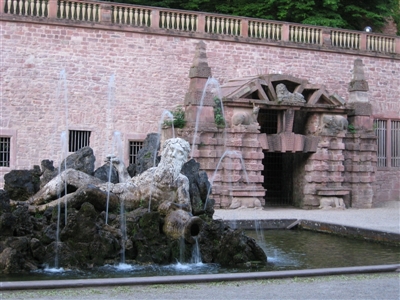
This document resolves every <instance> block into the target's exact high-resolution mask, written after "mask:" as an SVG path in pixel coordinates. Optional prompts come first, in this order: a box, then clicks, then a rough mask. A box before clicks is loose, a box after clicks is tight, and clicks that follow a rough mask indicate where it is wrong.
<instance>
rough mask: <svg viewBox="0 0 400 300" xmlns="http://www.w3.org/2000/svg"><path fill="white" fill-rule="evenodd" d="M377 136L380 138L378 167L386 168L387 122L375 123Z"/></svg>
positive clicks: (376, 121)
mask: <svg viewBox="0 0 400 300" xmlns="http://www.w3.org/2000/svg"><path fill="white" fill-rule="evenodd" d="M374 128H375V134H376V136H377V137H378V140H377V143H378V153H377V156H378V161H377V166H378V167H386V120H375V121H374Z"/></svg>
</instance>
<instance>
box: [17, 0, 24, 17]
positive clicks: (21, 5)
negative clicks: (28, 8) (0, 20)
mask: <svg viewBox="0 0 400 300" xmlns="http://www.w3.org/2000/svg"><path fill="white" fill-rule="evenodd" d="M22 7H23V3H22V0H19V1H18V14H19V15H21V16H22Z"/></svg>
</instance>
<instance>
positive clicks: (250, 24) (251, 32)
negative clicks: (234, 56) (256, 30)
mask: <svg viewBox="0 0 400 300" xmlns="http://www.w3.org/2000/svg"><path fill="white" fill-rule="evenodd" d="M253 27H254V22H252V21H249V37H254V36H253Z"/></svg>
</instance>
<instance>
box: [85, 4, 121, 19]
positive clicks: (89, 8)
mask: <svg viewBox="0 0 400 300" xmlns="http://www.w3.org/2000/svg"><path fill="white" fill-rule="evenodd" d="M117 12H118V11H117ZM92 17H93V4H90V3H88V6H87V19H86V21H91V20H92ZM117 17H118V14H117V16H116V19H117ZM116 21H117V20H116Z"/></svg>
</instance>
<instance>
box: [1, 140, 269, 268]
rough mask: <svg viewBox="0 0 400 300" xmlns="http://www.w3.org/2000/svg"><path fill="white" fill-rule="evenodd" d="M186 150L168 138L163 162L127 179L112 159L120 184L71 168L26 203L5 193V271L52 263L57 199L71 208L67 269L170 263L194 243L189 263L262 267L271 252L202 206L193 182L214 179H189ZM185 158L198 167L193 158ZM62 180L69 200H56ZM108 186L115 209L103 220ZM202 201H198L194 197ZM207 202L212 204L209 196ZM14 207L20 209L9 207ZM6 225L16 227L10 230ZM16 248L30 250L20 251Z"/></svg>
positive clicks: (65, 233) (64, 254)
mask: <svg viewBox="0 0 400 300" xmlns="http://www.w3.org/2000/svg"><path fill="white" fill-rule="evenodd" d="M189 153H190V146H189V143H187V142H186V141H184V140H182V139H180V138H172V139H169V140H166V141H165V142H164V145H163V150H162V155H161V161H160V163H159V165H158V166H156V167H152V168H150V169H148V170H146V171H144V172H143V173H141V174H139V175H137V176H135V177H132V178H130V177H129V178H127V177H126V168H125V167H124V165H123V163H122V162H121V161H120V160H111V163H112V164H113V166H114V167H115V168H116V169H117V171H118V173H119V174H120V175H121V174H122V176H120V179H121V178H122V180H121V181H120V182H119V183H115V184H110V183H107V182H104V181H102V180H100V179H98V178H96V177H93V176H91V175H89V174H86V173H84V172H82V171H79V170H75V169H71V168H69V169H66V170H64V171H63V172H61V173H60V174H59V175H57V176H56V177H54V178H53V179H52V180H50V181H49V182H48V183H47V184H46V185H45V186H44V187H43V188H42V189H41V190H40V191H39V192H38V193H37V194H35V195H33V196H32V197H31V199H29V200H27V201H11V200H9V199H6V198H3V199H2V203H5V205H6V206H7V209H6V210H2V211H0V213H1V218H0V220H1V224H0V227H1V229H2V230H1V234H0V235H1V236H0V246H1V247H0V249H5V248H7V249H8V250H7V251H6V252H4V251H3V253H1V254H0V255H1V257H2V261H7V262H8V263H7V264H6V265H3V264H1V263H0V269H1V272H3V273H5V274H7V273H23V272H29V271H34V270H38V269H41V268H42V266H44V265H46V264H50V261H51V260H53V259H54V252H53V251H54V247H53V246H54V243H55V242H56V232H55V227H56V224H55V223H54V222H56V221H57V220H56V219H57V218H56V215H55V214H54V212H56V209H57V208H56V207H57V205H58V204H60V207H61V208H63V207H64V206H65V205H68V211H69V217H68V220H67V222H66V224H60V229H59V230H60V232H59V239H60V242H59V245H58V246H59V251H60V254H61V255H60V259H59V267H62V268H68V269H90V268H94V267H100V266H103V265H107V264H111V265H118V263H120V264H121V265H124V264H128V265H137V264H142V263H145V264H148V263H151V264H156V265H164V264H170V263H172V262H176V260H178V259H179V260H180V261H184V260H185V259H186V258H185V257H186V254H185V252H186V250H185V248H186V247H189V246H191V248H192V249H193V251H192V254H193V255H192V257H193V259H192V260H189V261H192V262H193V263H195V264H199V263H200V262H203V263H204V264H210V263H218V264H220V265H221V266H236V267H239V266H244V265H245V264H246V263H247V262H248V261H253V262H254V261H258V263H259V264H260V265H264V264H265V263H266V256H265V254H264V252H263V251H262V249H261V248H260V247H259V246H258V245H257V244H256V242H255V240H254V239H252V238H249V237H247V236H245V235H244V234H243V233H242V232H241V231H235V230H232V229H230V228H229V227H227V226H225V225H224V224H223V222H222V221H216V220H213V219H212V214H213V210H210V209H206V210H205V209H199V207H201V208H202V207H204V204H205V201H206V199H207V195H206V192H207V189H204V188H202V189H199V190H202V191H205V193H204V192H203V194H201V195H194V193H193V191H189V187H193V186H209V183H208V179H205V180H206V182H204V176H203V175H202V176H189V177H186V176H185V175H183V174H181V173H180V171H181V169H182V168H183V169H185V167H184V163H185V161H186V159H187V156H188V154H189ZM188 163H191V164H195V165H196V164H197V163H195V162H194V160H191V161H189V162H188ZM197 165H198V164H197ZM170 166H173V168H170ZM197 168H198V167H197ZM193 172H194V171H192V173H193ZM63 180H66V181H68V198H67V203H64V202H61V201H58V200H53V199H55V198H56V196H57V192H58V190H57V187H58V186H59V185H58V183H61V182H64V181H63ZM196 180H197V181H196ZM199 180H203V182H199ZM108 186H110V196H109V210H110V211H109V216H108V218H109V222H108V224H106V223H105V218H104V216H105V208H106V205H105V204H106V201H107V198H108V197H107V189H108ZM70 191H73V192H70ZM150 195H151V197H152V201H151V205H150V208H151V210H150V211H149V210H148V207H149V202H150ZM3 196H4V197H6V196H5V195H3ZM199 199H201V203H200V206H199V203H198V202H196V201H199ZM208 201H209V202H210V203H209V205H210V204H211V203H212V201H210V199H209V200H208ZM10 205H13V206H15V208H14V210H13V211H12V212H11V209H10ZM118 213H119V217H118ZM21 216H23V217H21ZM7 220H8V221H9V222H6V221H7ZM10 220H15V221H10ZM7 226H14V227H16V229H15V230H13V231H11V230H7V228H8V227H7ZM11 240H12V241H13V243H10V241H11ZM23 245H24V246H23ZM13 247H18V248H19V247H22V248H23V249H26V251H25V250H24V251H20V252H17V251H16V249H15V248H13ZM22 248H21V249H22ZM181 253H182V254H181ZM238 253H242V255H240V256H238V255H237V254H238ZM21 256H23V257H24V260H21V259H20V257H21Z"/></svg>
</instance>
